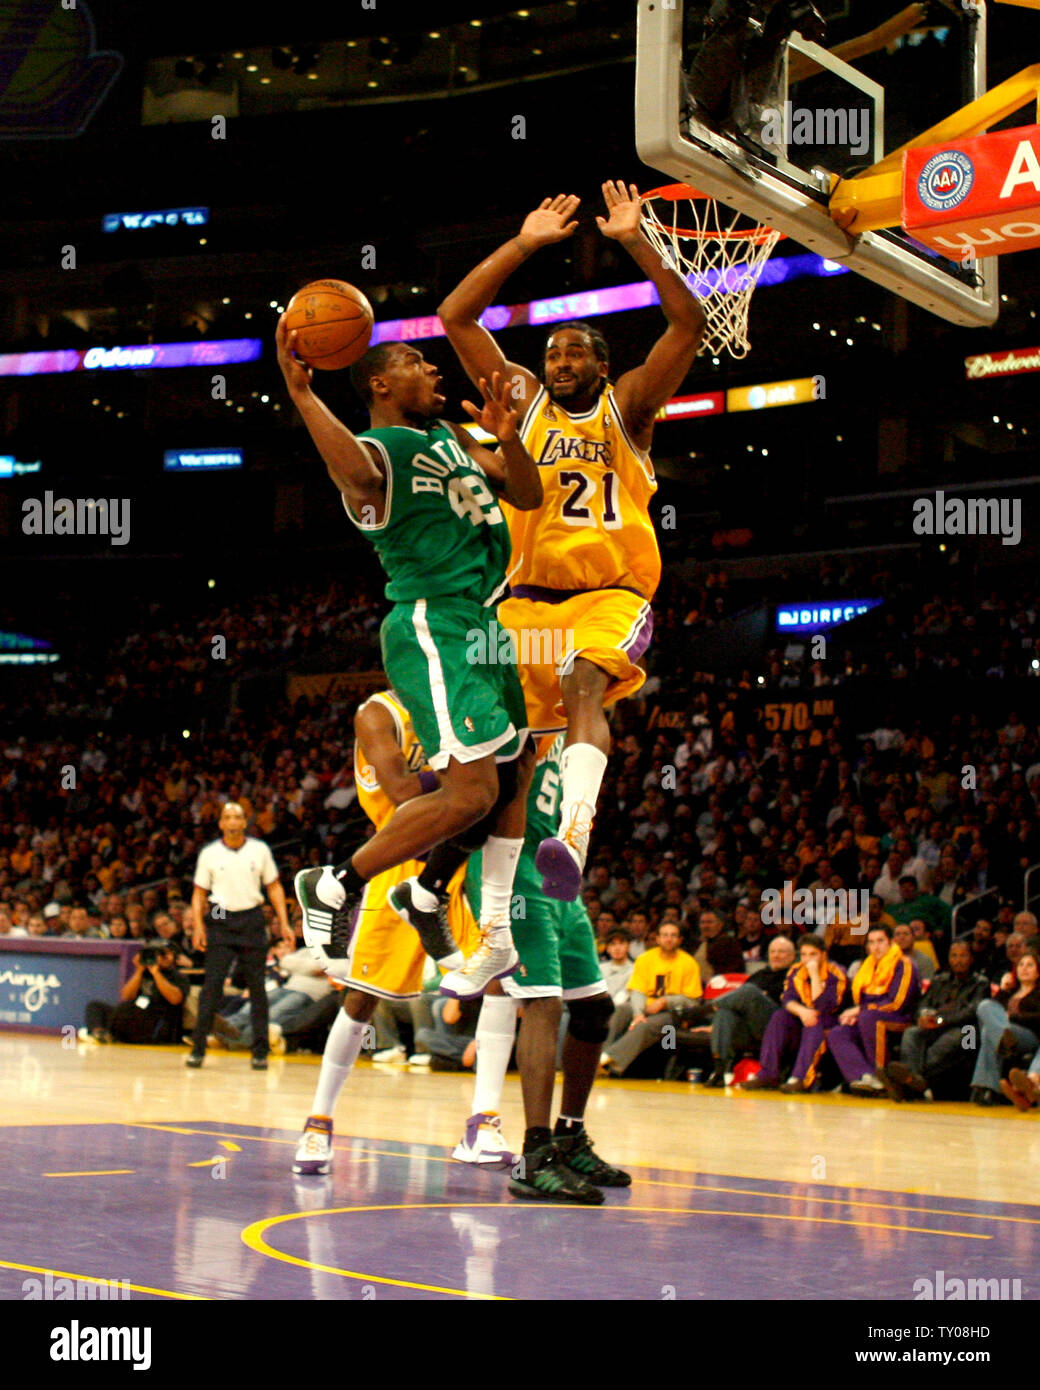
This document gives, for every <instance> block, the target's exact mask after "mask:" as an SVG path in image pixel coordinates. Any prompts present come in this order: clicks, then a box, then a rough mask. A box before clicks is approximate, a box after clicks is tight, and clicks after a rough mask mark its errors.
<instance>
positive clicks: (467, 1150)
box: [451, 1112, 516, 1168]
mask: <svg viewBox="0 0 1040 1390" xmlns="http://www.w3.org/2000/svg"><path fill="white" fill-rule="evenodd" d="M451 1156H452V1158H454V1159H457V1160H458V1161H459V1163H476V1164H480V1165H481V1166H483V1167H487V1168H512V1166H513V1164H514V1163H515V1162H516V1155H515V1154H514V1153H512V1152H511V1151H510V1150H509V1149H508V1148H507V1147H506V1141H505V1140H504V1139H503V1138H502V1121H501V1120H500V1119H499V1117H498V1116H497V1115H495V1114H494V1113H491V1112H489V1113H487V1114H479V1115H471V1116H470V1117H469V1119H468V1120H467V1121H466V1133H465V1134H464V1135H463V1136H462V1138H461V1139H460V1140H459V1142H458V1143H457V1144H456V1145H455V1147H454V1149H452V1152H451Z"/></svg>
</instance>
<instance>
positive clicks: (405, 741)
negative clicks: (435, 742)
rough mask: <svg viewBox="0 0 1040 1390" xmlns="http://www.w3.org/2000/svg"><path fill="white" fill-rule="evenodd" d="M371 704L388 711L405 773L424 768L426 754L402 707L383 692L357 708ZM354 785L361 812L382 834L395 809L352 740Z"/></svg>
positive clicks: (398, 701)
mask: <svg viewBox="0 0 1040 1390" xmlns="http://www.w3.org/2000/svg"><path fill="white" fill-rule="evenodd" d="M372 701H376V702H377V703H378V704H381V705H383V706H384V708H386V709H388V710H389V711H390V714H391V715H392V717H393V721H394V730H395V732H396V734H397V745H398V747H399V748H400V750H401V752H402V754H403V755H404V760H405V762H406V763H407V764H408V770H409V772H421V771H422V770H423V769H424V768H425V767H426V754H425V752H424V751H423V746H422V744H421V743H420V742H419V740H418V739H417V738H416V736H415V730H414V729H413V728H412V721H411V717H410V716H409V714H408V711H407V710H406V709H405V707H404V705H402V704H401V702H400V700H399V699H398V698H397V696H396V695H395V694H394V692H393V691H392V690H383V691H380V693H379V694H378V695H372V696H370V698H369V699H368V700H366V701H365V702H364V704H363V705H361V706H360V708H361V709H364V707H365V705H367V704H371V703H372ZM354 781H355V783H356V784H357V792H358V802H359V803H360V806H361V809H362V810H363V811H364V813H365V815H366V816H367V817H368V818H369V820H370V821H371V822H372V824H373V825H374V826H375V828H376V829H377V830H382V828H383V826H384V825H386V823H387V821H388V820H389V819H390V817H391V816H392V815H393V814H394V811H395V810H396V809H397V808H396V807H395V805H394V803H393V802H392V801H391V800H390V798H389V797H388V796H387V794H386V792H385V791H383V789H382V787H381V786H380V785H379V778H378V777H377V776H376V770H375V768H374V767H373V766H372V764H371V763H370V762H369V761H368V759H367V758H366V757H365V753H364V749H363V748H362V747H361V744H360V743H358V741H357V739H355V740H354Z"/></svg>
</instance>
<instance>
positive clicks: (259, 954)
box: [191, 908, 267, 1057]
mask: <svg viewBox="0 0 1040 1390" xmlns="http://www.w3.org/2000/svg"><path fill="white" fill-rule="evenodd" d="M254 919H255V920H254ZM206 942H207V944H206V975H205V978H204V980H203V982H202V992H201V993H200V995H199V1011H198V1019H197V1021H196V1024H195V1032H194V1034H193V1036H192V1040H191V1050H192V1052H194V1053H195V1054H196V1055H197V1056H201V1055H202V1054H203V1053H204V1052H205V1051H206V1039H207V1038H208V1037H209V1034H210V1030H211V1029H212V1027H213V1018H214V1015H215V1014H216V1012H217V1006H218V1005H219V1004H220V1002H221V1000H222V999H223V998H224V981H225V980H226V979H227V975H228V971H229V970H230V968H231V962H232V961H233V960H236V959H237V960H238V964H239V967H240V969H241V971H242V974H243V975H244V976H245V980H246V987H247V988H248V990H249V1003H250V1014H249V1017H250V1022H251V1024H252V1028H253V1056H254V1057H266V1056H267V990H266V989H265V987H264V986H265V977H264V965H265V962H266V960H267V927H266V925H265V923H264V914H263V912H262V911H261V910H260V908H255V909H254V910H253V911H252V912H240V913H231V912H229V913H228V915H227V919H226V920H225V921H223V922H214V921H213V919H212V918H210V920H209V921H208V922H207V923H206Z"/></svg>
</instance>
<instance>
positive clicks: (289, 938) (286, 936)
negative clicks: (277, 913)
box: [282, 922, 296, 951]
mask: <svg viewBox="0 0 1040 1390" xmlns="http://www.w3.org/2000/svg"><path fill="white" fill-rule="evenodd" d="M282 940H283V941H284V942H285V944H286V946H288V948H289V950H290V951H295V950H296V933H295V932H294V931H293V929H292V927H290V926H289V923H288V922H286V923H284V924H283V926H282Z"/></svg>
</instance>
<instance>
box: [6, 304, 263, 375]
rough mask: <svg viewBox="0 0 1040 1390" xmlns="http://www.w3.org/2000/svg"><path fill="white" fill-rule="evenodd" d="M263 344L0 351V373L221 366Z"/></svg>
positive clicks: (226, 341)
mask: <svg viewBox="0 0 1040 1390" xmlns="http://www.w3.org/2000/svg"><path fill="white" fill-rule="evenodd" d="M248 317H249V315H248V314H247V315H246V318H248ZM263 348H264V344H263V340H262V339H261V338H216V339H214V340H213V341H212V342H208V343H207V342H201V343H200V342H197V341H196V342H193V343H142V344H140V345H138V346H130V347H113V348H105V347H92V348H86V349H81V348H62V349H58V350H57V351H55V352H5V353H0V377H3V376H46V375H49V374H52V373H56V372H80V371H87V372H91V371H150V370H153V369H155V368H158V367H223V366H227V365H228V364H230V363H233V362H256V361H257V360H258V359H259V357H260V355H261V353H262V352H263Z"/></svg>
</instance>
